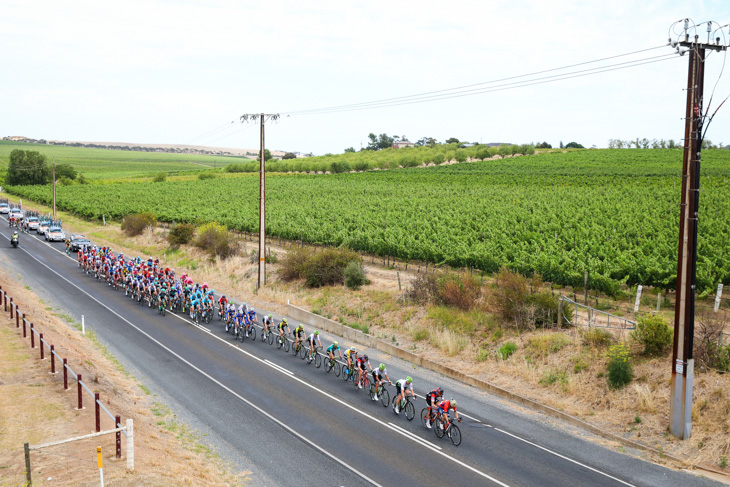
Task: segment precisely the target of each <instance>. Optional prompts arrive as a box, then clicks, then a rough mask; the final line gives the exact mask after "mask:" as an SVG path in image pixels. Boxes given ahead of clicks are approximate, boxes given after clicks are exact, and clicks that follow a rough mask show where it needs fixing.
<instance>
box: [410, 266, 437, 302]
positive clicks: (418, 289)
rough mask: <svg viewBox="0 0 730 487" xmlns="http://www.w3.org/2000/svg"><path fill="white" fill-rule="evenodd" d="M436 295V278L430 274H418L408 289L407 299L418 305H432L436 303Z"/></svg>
mask: <svg viewBox="0 0 730 487" xmlns="http://www.w3.org/2000/svg"><path fill="white" fill-rule="evenodd" d="M436 295H437V286H436V276H435V275H434V274H429V273H428V272H426V273H424V274H418V275H417V276H416V277H415V278H414V279H413V280H411V282H410V283H409V284H408V287H407V288H406V297H407V298H408V299H410V300H412V301H415V302H416V303H421V304H426V303H430V302H432V301H435V299H436Z"/></svg>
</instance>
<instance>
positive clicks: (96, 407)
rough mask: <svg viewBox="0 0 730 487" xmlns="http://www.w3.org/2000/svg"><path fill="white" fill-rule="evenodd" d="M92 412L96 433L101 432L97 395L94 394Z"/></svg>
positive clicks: (96, 393)
mask: <svg viewBox="0 0 730 487" xmlns="http://www.w3.org/2000/svg"><path fill="white" fill-rule="evenodd" d="M94 412H95V414H96V432H97V433H98V432H99V431H101V415H100V414H99V413H100V411H99V393H98V392H95V393H94Z"/></svg>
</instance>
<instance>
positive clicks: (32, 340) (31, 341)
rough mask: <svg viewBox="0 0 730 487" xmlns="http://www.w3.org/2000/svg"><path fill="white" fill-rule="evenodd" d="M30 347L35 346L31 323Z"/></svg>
mask: <svg viewBox="0 0 730 487" xmlns="http://www.w3.org/2000/svg"><path fill="white" fill-rule="evenodd" d="M30 348H35V335H34V334H33V323H31V324H30Z"/></svg>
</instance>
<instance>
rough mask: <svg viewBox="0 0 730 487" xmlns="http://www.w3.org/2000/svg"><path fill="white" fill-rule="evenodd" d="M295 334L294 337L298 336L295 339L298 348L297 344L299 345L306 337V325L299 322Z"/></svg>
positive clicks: (295, 345) (295, 347) (295, 346)
mask: <svg viewBox="0 0 730 487" xmlns="http://www.w3.org/2000/svg"><path fill="white" fill-rule="evenodd" d="M293 334H294V338H296V340H295V341H294V350H296V349H297V346H299V342H300V341H301V339H303V338H304V326H303V325H302V324H301V323H299V326H297V327H296V328H294V332H293Z"/></svg>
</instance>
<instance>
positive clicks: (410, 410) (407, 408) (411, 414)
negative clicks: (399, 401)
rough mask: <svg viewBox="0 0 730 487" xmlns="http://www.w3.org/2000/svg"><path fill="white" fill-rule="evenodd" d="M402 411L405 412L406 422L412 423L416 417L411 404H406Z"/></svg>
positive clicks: (414, 409) (409, 402)
mask: <svg viewBox="0 0 730 487" xmlns="http://www.w3.org/2000/svg"><path fill="white" fill-rule="evenodd" d="M403 409H405V411H406V418H407V419H408V421H412V420H413V418H414V417H415V416H416V408H415V407H413V403H412V402H411V401H408V402H406V406H405V408H403Z"/></svg>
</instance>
